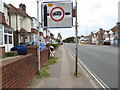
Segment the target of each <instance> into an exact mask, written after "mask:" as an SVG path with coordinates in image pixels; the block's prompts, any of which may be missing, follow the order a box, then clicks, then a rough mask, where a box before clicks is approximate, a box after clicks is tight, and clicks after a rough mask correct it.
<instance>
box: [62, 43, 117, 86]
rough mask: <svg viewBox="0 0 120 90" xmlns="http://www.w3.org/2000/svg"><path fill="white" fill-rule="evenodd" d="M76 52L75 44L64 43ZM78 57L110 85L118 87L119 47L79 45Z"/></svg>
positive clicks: (71, 50) (67, 47)
mask: <svg viewBox="0 0 120 90" xmlns="http://www.w3.org/2000/svg"><path fill="white" fill-rule="evenodd" d="M64 46H65V47H66V49H67V50H69V51H70V52H73V53H74V54H75V44H64ZM78 58H79V59H80V60H81V61H82V62H83V63H84V64H85V65H86V66H87V67H88V68H89V69H90V70H92V71H93V72H94V73H95V74H96V75H97V76H98V77H99V78H100V79H101V80H102V81H103V82H104V83H105V84H106V85H107V86H108V87H110V88H118V48H117V47H112V46H98V45H79V49H78Z"/></svg>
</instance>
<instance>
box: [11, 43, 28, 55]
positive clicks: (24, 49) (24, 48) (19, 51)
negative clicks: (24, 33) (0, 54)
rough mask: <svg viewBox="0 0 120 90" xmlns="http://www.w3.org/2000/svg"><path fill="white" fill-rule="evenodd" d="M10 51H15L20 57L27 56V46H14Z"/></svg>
mask: <svg viewBox="0 0 120 90" xmlns="http://www.w3.org/2000/svg"><path fill="white" fill-rule="evenodd" d="M10 51H15V52H16V53H17V54H18V55H25V54H27V46H21V45H18V46H14V47H12V48H11V50H10Z"/></svg>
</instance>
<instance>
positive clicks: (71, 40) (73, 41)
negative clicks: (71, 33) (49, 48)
mask: <svg viewBox="0 0 120 90" xmlns="http://www.w3.org/2000/svg"><path fill="white" fill-rule="evenodd" d="M63 42H64V43H75V37H68V38H66V39H64V40H63Z"/></svg>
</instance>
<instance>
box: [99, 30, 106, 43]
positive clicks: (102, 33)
mask: <svg viewBox="0 0 120 90" xmlns="http://www.w3.org/2000/svg"><path fill="white" fill-rule="evenodd" d="M104 33H105V30H103V29H102V28H100V29H99V32H98V43H100V44H103V43H104V40H105V38H104Z"/></svg>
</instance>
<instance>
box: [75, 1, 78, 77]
mask: <svg viewBox="0 0 120 90" xmlns="http://www.w3.org/2000/svg"><path fill="white" fill-rule="evenodd" d="M75 4H76V11H75V15H76V16H75V32H76V57H75V60H76V63H75V75H76V76H78V64H77V62H78V22H77V0H75Z"/></svg>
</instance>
